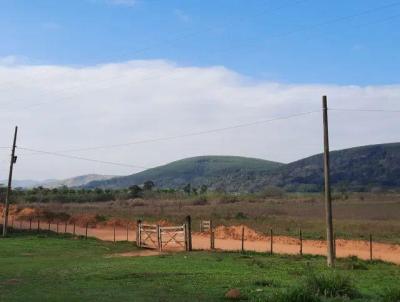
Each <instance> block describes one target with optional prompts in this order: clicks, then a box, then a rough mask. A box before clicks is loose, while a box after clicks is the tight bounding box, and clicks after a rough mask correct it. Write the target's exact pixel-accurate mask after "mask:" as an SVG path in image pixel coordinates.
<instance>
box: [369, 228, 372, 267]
mask: <svg viewBox="0 0 400 302" xmlns="http://www.w3.org/2000/svg"><path fill="white" fill-rule="evenodd" d="M369 260H370V261H372V234H369Z"/></svg>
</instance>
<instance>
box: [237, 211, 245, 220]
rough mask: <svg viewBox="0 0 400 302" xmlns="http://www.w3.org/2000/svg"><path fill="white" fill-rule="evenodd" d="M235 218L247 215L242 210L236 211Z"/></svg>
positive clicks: (242, 217) (243, 217)
mask: <svg viewBox="0 0 400 302" xmlns="http://www.w3.org/2000/svg"><path fill="white" fill-rule="evenodd" d="M235 218H236V219H247V216H246V214H244V213H243V212H237V213H236V215H235Z"/></svg>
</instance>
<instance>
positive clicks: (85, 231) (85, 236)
mask: <svg viewBox="0 0 400 302" xmlns="http://www.w3.org/2000/svg"><path fill="white" fill-rule="evenodd" d="M88 224H89V223H88V222H86V230H85V239H87V232H88V230H87V229H88Z"/></svg>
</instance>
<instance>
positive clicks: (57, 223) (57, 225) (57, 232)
mask: <svg viewBox="0 0 400 302" xmlns="http://www.w3.org/2000/svg"><path fill="white" fill-rule="evenodd" d="M58 225H59V222H58V221H57V234H58Z"/></svg>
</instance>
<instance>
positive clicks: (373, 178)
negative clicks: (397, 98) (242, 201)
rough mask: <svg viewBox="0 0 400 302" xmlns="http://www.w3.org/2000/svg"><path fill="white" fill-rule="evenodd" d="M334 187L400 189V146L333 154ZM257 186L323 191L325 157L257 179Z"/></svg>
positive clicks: (372, 146)
mask: <svg viewBox="0 0 400 302" xmlns="http://www.w3.org/2000/svg"><path fill="white" fill-rule="evenodd" d="M330 160H331V183H332V186H333V188H335V189H337V190H351V191H363V190H375V189H377V190H379V189H392V188H400V143H392V144H380V145H369V146H362V147H356V148H350V149H344V150H339V151H333V152H331V154H330ZM256 178H257V180H258V181H259V182H258V185H259V186H265V185H274V186H279V187H284V188H285V189H287V190H289V191H321V190H322V189H323V183H324V179H323V156H322V154H318V155H314V156H311V157H308V158H305V159H302V160H299V161H296V162H293V163H290V164H287V165H285V166H283V167H281V168H279V169H277V170H275V171H272V172H271V173H268V175H263V177H262V180H260V179H259V178H260V175H258V176H257V177H256Z"/></svg>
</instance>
